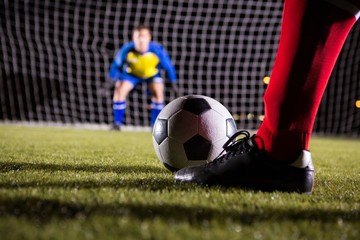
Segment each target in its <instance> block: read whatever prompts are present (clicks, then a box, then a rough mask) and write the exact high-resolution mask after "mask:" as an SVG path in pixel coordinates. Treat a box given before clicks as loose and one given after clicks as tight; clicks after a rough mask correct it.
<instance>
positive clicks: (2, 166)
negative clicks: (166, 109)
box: [0, 125, 360, 240]
mask: <svg viewBox="0 0 360 240" xmlns="http://www.w3.org/2000/svg"><path fill="white" fill-rule="evenodd" d="M311 150H312V156H313V159H314V165H315V167H316V183H315V191H314V193H313V194H312V195H302V194H296V193H291V194H290V193H279V192H272V193H262V192H254V191H246V190H242V189H239V188H228V189H226V188H221V187H215V188H205V187H197V186H192V185H181V186H179V185H175V184H174V183H173V174H172V173H171V172H169V171H168V170H167V169H165V167H163V166H162V165H161V164H160V162H159V161H158V160H157V158H156V155H155V152H154V150H153V147H152V141H151V133H149V132H111V131H99V130H81V129H71V128H59V127H24V126H14V125H0V236H1V239H171V240H173V239H360V140H359V139H343V138H325V137H316V136H315V137H314V138H313V140H312V142H311Z"/></svg>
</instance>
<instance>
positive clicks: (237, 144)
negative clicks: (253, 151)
mask: <svg viewBox="0 0 360 240" xmlns="http://www.w3.org/2000/svg"><path fill="white" fill-rule="evenodd" d="M241 135H243V137H242V138H238V137H239V136H241ZM249 139H250V133H249V132H248V131H246V130H240V131H238V132H236V133H235V134H234V135H232V136H231V137H230V138H229V140H227V141H226V142H225V144H224V145H223V150H222V151H221V153H220V154H219V155H218V156H217V157H216V158H215V159H214V160H213V161H211V162H208V163H207V164H206V165H211V164H216V163H221V162H223V161H224V160H227V159H229V158H232V157H234V156H236V155H239V154H243V153H245V152H247V151H248V150H249V149H250V148H251V146H250V145H249V144H248V140H249Z"/></svg>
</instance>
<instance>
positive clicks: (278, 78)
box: [175, 0, 360, 193]
mask: <svg viewBox="0 0 360 240" xmlns="http://www.w3.org/2000/svg"><path fill="white" fill-rule="evenodd" d="M354 3H356V4H354ZM358 5H359V1H344V0H303V1H297V0H288V1H285V5H284V12H283V21H282V27H281V36H280V44H279V48H278V53H277V56H276V61H275V64H274V68H273V71H272V76H271V80H270V84H269V87H268V89H267V91H266V93H265V96H264V100H265V119H264V122H263V123H262V125H261V126H260V129H259V131H258V133H257V134H256V135H255V136H253V137H250V135H249V134H248V133H247V134H245V137H244V138H242V139H240V140H238V138H237V137H236V135H235V137H234V138H233V140H234V141H233V142H232V143H229V144H228V145H227V146H225V150H226V154H224V155H222V156H220V157H218V158H216V159H215V160H214V161H212V162H211V163H209V164H206V165H203V166H198V167H191V168H184V169H181V170H180V171H178V172H177V173H176V174H175V181H176V182H195V183H199V184H204V185H213V184H220V185H225V186H228V185H230V186H233V185H237V186H242V187H248V188H252V189H259V190H279V191H288V192H293V191H295V192H303V193H311V192H312V189H313V184H314V167H313V164H312V159H311V154H310V152H309V151H308V143H309V140H310V135H311V132H312V127H313V124H314V119H315V116H316V113H317V109H318V106H319V103H320V100H321V98H322V95H323V92H324V90H325V87H326V85H327V81H328V79H329V76H330V74H331V71H332V69H333V66H334V64H335V62H336V59H337V57H338V54H339V52H340V50H341V47H342V45H343V43H344V41H345V39H346V37H347V35H348V33H349V31H350V29H351V28H352V26H353V24H354V23H355V22H356V19H357V17H358V16H359V14H360V11H359V7H358ZM242 134H244V132H242Z"/></svg>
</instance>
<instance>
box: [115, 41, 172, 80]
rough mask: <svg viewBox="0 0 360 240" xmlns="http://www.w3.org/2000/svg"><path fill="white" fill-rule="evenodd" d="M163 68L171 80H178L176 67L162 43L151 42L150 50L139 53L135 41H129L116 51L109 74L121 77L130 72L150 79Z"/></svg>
mask: <svg viewBox="0 0 360 240" xmlns="http://www.w3.org/2000/svg"><path fill="white" fill-rule="evenodd" d="M161 68H162V69H164V70H165V71H166V72H167V75H168V77H169V79H170V81H171V82H175V81H176V71H175V67H174V66H173V64H172V62H171V60H170V57H169V54H168V53H167V52H166V50H165V49H164V48H163V47H162V45H161V44H159V43H156V42H150V45H149V49H148V51H147V52H145V53H139V52H138V51H136V50H135V44H134V42H129V43H126V44H124V45H123V46H122V47H121V48H120V49H119V51H118V52H117V53H116V55H115V58H114V60H113V62H112V64H111V66H110V70H109V76H110V78H112V79H119V78H120V77H121V74H122V73H128V74H131V75H133V76H135V77H137V78H141V79H148V78H152V77H154V76H156V75H158V74H159V73H160V69H161ZM120 80H121V79H120Z"/></svg>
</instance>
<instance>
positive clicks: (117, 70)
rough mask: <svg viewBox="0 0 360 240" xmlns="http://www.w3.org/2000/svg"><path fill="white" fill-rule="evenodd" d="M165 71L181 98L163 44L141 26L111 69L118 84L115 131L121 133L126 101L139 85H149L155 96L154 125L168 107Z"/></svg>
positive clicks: (152, 102) (152, 118) (152, 106)
mask: <svg viewBox="0 0 360 240" xmlns="http://www.w3.org/2000/svg"><path fill="white" fill-rule="evenodd" d="M161 69H164V70H165V71H166V72H167V75H168V78H169V79H170V82H171V86H172V88H173V90H174V92H175V96H177V92H178V91H177V86H176V85H175V83H176V71H175V67H174V66H173V64H172V62H171V59H170V57H169V55H168V53H167V52H166V50H165V49H164V48H163V47H162V45H161V44H159V43H156V42H153V41H151V30H150V27H148V26H145V25H140V26H138V27H136V28H135V29H134V31H133V34H132V41H131V42H128V43H126V44H124V45H123V46H122V47H121V48H120V49H119V51H118V52H117V53H116V55H115V58H114V60H113V62H112V64H111V66H110V70H109V77H110V78H111V79H112V80H113V81H115V90H114V97H113V114H114V125H113V129H114V130H120V127H121V124H122V123H123V120H124V115H125V110H126V98H127V95H128V94H129V92H130V91H131V90H132V89H133V88H134V87H135V86H136V85H137V84H141V83H146V84H147V85H148V88H149V90H150V93H151V111H150V117H151V120H150V123H151V126H153V125H154V122H155V120H156V117H157V116H158V114H159V113H160V111H161V110H162V108H163V107H164V105H165V104H164V80H163V79H162V77H161V74H160V70H161Z"/></svg>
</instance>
